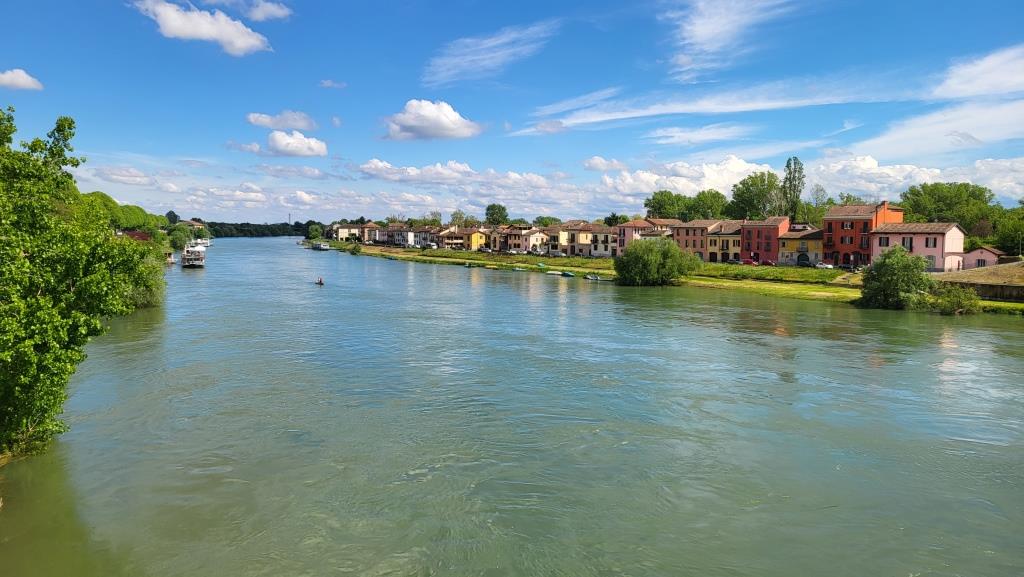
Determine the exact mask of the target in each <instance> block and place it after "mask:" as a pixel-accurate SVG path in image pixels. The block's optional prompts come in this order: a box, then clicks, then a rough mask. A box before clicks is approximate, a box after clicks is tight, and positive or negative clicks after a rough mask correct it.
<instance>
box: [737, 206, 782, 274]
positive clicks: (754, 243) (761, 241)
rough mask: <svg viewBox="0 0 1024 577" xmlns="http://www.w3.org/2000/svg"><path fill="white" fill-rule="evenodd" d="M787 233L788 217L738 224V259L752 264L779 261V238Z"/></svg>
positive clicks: (772, 217) (775, 217)
mask: <svg viewBox="0 0 1024 577" xmlns="http://www.w3.org/2000/svg"><path fill="white" fill-rule="evenodd" d="M787 231H789V217H788V216H770V217H768V218H766V219H764V220H745V221H743V223H742V224H740V238H741V239H742V241H741V250H740V258H743V259H750V260H752V261H754V262H758V263H760V262H766V261H771V262H778V261H779V237H780V236H782V235H783V234H785V233H786V232H787Z"/></svg>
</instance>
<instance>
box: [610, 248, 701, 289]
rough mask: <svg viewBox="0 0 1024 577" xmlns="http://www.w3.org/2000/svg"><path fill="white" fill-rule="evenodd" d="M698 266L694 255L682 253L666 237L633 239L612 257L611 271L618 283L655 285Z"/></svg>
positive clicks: (663, 283)
mask: <svg viewBox="0 0 1024 577" xmlns="http://www.w3.org/2000/svg"><path fill="white" fill-rule="evenodd" d="M701 266H703V263H702V262H701V261H700V259H699V258H697V256H696V255H693V254H690V253H684V252H683V251H682V250H680V249H679V245H677V244H676V243H675V242H673V241H672V240H670V239H667V238H659V239H656V240H637V241H633V242H631V243H629V246H627V247H626V250H625V251H623V253H622V255H621V256H619V257H618V258H616V259H615V274H616V275H617V282H618V283H619V284H623V285H631V286H658V285H666V284H669V283H671V282H672V281H673V280H674V279H676V278H677V277H679V276H682V275H689V274H693V273H694V272H696V271H697V270H699V269H700V267H701Z"/></svg>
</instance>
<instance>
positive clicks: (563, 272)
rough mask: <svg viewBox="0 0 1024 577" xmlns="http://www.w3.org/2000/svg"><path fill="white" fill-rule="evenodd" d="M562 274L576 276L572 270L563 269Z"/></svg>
mask: <svg viewBox="0 0 1024 577" xmlns="http://www.w3.org/2000/svg"><path fill="white" fill-rule="evenodd" d="M562 276H576V275H575V274H574V273H571V272H569V271H567V270H563V271H562Z"/></svg>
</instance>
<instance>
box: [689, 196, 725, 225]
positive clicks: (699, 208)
mask: <svg viewBox="0 0 1024 577" xmlns="http://www.w3.org/2000/svg"><path fill="white" fill-rule="evenodd" d="M728 205H729V199H728V198H726V197H725V195H724V194H722V193H721V192H718V191H717V190H714V189H708V190H702V191H700V192H698V193H697V195H696V196H694V197H693V198H692V199H690V201H689V203H687V207H686V208H685V209H684V210H683V212H682V213H681V214H680V215H679V219H680V220H682V221H683V222H686V221H690V220H707V219H713V218H722V217H724V216H725V208H726V207H727V206H728Z"/></svg>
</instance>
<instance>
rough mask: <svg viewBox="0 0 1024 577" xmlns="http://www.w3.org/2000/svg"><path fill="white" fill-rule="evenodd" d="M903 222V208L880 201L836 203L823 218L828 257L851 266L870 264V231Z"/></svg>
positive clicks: (826, 257) (824, 244)
mask: <svg viewBox="0 0 1024 577" xmlns="http://www.w3.org/2000/svg"><path fill="white" fill-rule="evenodd" d="M901 222H903V209H902V208H899V207H895V206H890V205H889V202H888V201H884V202H881V203H879V204H874V205H872V204H853V205H846V206H833V207H831V208H829V209H828V212H827V213H826V214H825V219H824V228H823V230H824V233H823V234H824V243H823V249H824V251H825V260H826V261H828V262H831V263H832V264H835V265H839V264H848V265H852V266H858V265H867V264H871V254H872V252H873V249H872V246H871V244H872V242H871V231H873V230H875V229H876V228H878V227H879V226H882V225H884V224H896V223H901Z"/></svg>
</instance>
